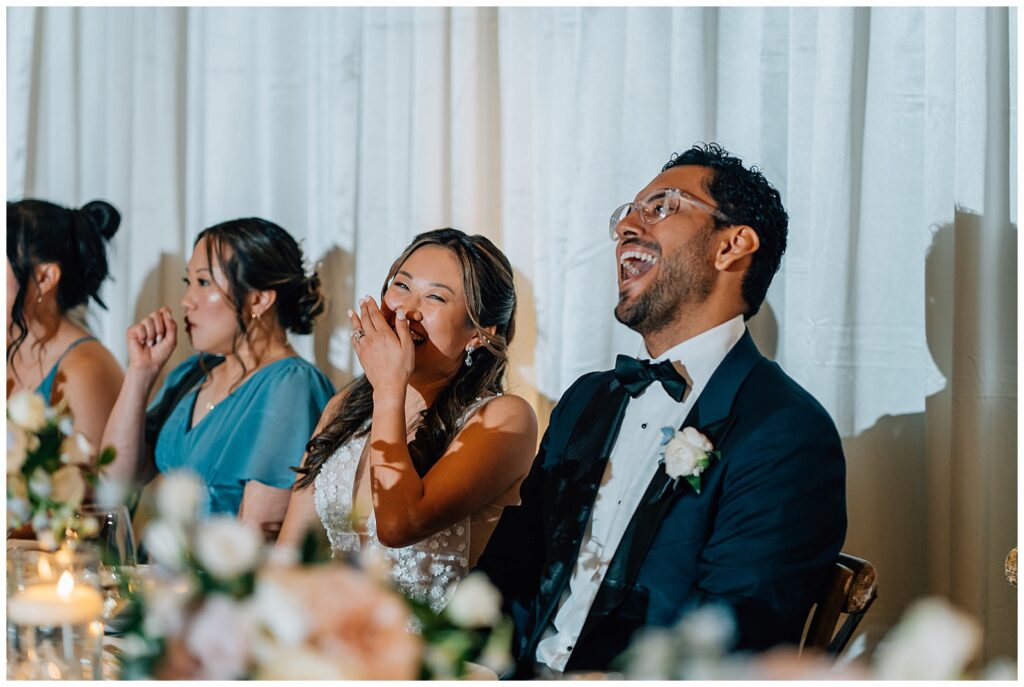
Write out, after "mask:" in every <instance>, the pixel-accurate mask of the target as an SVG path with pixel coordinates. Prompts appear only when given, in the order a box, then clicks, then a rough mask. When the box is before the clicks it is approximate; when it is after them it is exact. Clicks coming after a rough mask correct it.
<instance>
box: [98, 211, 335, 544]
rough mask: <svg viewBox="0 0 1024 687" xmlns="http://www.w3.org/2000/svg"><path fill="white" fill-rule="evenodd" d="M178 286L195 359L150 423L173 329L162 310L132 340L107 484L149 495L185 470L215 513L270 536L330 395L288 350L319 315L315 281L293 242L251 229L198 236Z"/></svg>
mask: <svg viewBox="0 0 1024 687" xmlns="http://www.w3.org/2000/svg"><path fill="white" fill-rule="evenodd" d="M184 281H185V285H186V286H185V295H184V297H183V298H182V301H181V304H182V307H183V308H184V315H185V317H184V327H185V333H186V334H187V335H188V337H189V340H190V341H191V344H192V347H193V348H195V349H196V351H198V353H197V354H196V355H193V356H192V357H190V358H188V359H187V360H185V362H183V363H181V364H180V365H179V366H178V367H176V368H175V369H174V370H172V371H171V372H170V374H168V376H167V379H166V381H165V382H164V385H163V387H162V388H161V389H160V391H159V392H158V393H157V395H156V397H155V399H154V401H153V403H152V404H151V405H150V407H149V411H148V412H147V411H146V409H145V408H146V399H147V398H148V397H149V394H150V391H151V390H152V388H153V386H154V384H155V382H156V379H157V376H158V375H159V373H160V370H161V368H162V367H163V366H164V364H165V363H166V362H167V360H168V358H169V357H170V356H171V353H172V352H173V351H174V346H175V343H176V342H177V333H178V325H177V323H176V322H175V320H174V317H173V316H172V314H171V310H170V308H167V307H163V308H160V309H159V310H156V311H155V312H153V313H151V314H150V315H148V316H147V317H145V318H143V319H142V320H141V321H140V322H139V323H138V324H136V325H134V326H132V327H130V328H129V329H128V332H127V340H128V369H127V373H126V375H125V381H124V385H123V386H122V388H121V393H120V395H119V396H118V399H117V403H116V404H115V406H114V410H113V412H112V413H111V417H110V422H109V423H108V424H107V429H106V432H105V434H104V445H107V444H110V445H113V446H114V447H115V448H116V450H117V458H116V460H115V461H114V462H113V464H112V465H111V472H112V475H113V476H114V477H116V478H120V479H121V480H123V481H126V482H128V483H134V484H144V483H146V482H148V481H149V480H150V479H152V478H153V477H154V476H155V475H156V474H157V473H162V472H167V471H169V470H174V469H188V470H192V471H194V472H195V473H197V474H198V475H199V476H200V477H201V478H202V479H203V481H204V482H205V483H206V486H207V489H208V491H209V502H208V504H207V507H208V510H209V511H210V512H214V513H231V514H235V513H238V514H239V516H240V517H241V519H243V520H245V521H248V522H252V523H254V524H256V525H258V526H260V527H262V528H264V529H265V530H270V531H272V530H273V529H275V528H276V526H278V525H279V524H280V522H281V521H282V520H283V519H284V513H285V509H286V508H287V504H288V497H289V488H290V486H291V483H292V479H293V477H294V473H293V472H292V471H291V469H290V467H289V466H291V465H294V464H295V463H296V461H297V460H298V458H299V457H300V456H301V455H302V452H303V449H304V447H305V444H306V440H307V439H308V437H309V435H310V432H311V431H312V429H313V427H314V426H316V423H317V419H318V418H319V416H320V412H321V411H322V410H323V407H324V406H325V405H326V403H327V401H328V400H329V399H330V398H331V396H332V395H333V393H334V388H333V386H332V385H331V383H330V381H329V380H328V379H327V377H326V376H324V375H323V373H321V372H320V371H319V370H317V369H316V368H315V367H314V366H313V365H311V364H309V363H308V362H306V361H305V360H303V359H302V358H301V357H299V355H298V354H297V353H296V352H295V349H294V348H292V346H291V345H290V344H289V342H288V332H294V333H296V334H309V333H310V332H311V331H312V330H313V320H314V319H315V318H316V316H317V315H319V314H320V313H322V312H323V310H324V301H323V296H322V294H321V292H320V280H319V277H318V276H317V275H316V274H315V273H314V274H312V275H309V276H307V275H306V274H305V271H304V269H303V257H302V251H301V249H300V248H299V246H298V244H297V243H296V242H295V239H294V238H292V236H291V235H290V234H289V233H288V232H286V231H285V230H284V229H282V228H281V227H279V226H277V225H276V224H273V223H272V222H268V221H266V220H262V219H257V218H250V219H238V220H232V221H229V222H224V223H222V224H218V225H216V226H213V227H210V228H208V229H205V230H203V231H202V232H200V234H199V236H198V237H197V238H196V241H195V244H194V245H193V250H192V258H191V259H190V260H189V263H188V267H187V269H186V277H185V280H184Z"/></svg>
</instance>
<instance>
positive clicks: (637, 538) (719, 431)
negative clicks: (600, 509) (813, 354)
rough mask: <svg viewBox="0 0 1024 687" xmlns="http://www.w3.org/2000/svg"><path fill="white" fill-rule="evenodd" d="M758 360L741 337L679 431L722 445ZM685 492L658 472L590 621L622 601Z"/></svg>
mask: <svg viewBox="0 0 1024 687" xmlns="http://www.w3.org/2000/svg"><path fill="white" fill-rule="evenodd" d="M761 360H762V356H761V354H760V352H759V351H758V350H757V346H755V345H754V342H753V339H751V337H750V332H746V333H744V335H743V336H742V337H741V338H740V340H739V341H738V342H737V343H736V345H735V346H733V348H732V350H731V351H729V353H728V355H726V357H725V359H724V360H722V363H721V364H720V365H719V366H718V368H717V369H716V370H715V372H714V374H713V375H711V379H710V380H708V384H707V386H705V387H704V391H703V392H702V393H701V395H700V397H699V398H698V399H697V401H696V402H695V403H694V405H693V408H691V409H690V412H689V413H687V415H686V420H684V421H683V424H682V425H681V426H680V427H679V429H682V428H683V427H696V428H697V429H698V431H700V432H701V433H702V434H704V435H705V436H707V437H708V439H709V440H710V441H711V443H712V445H713V446H719V445H721V442H722V440H723V439H724V438H725V435H726V433H727V432H728V431H729V429H730V428H731V427H732V425H733V423H734V422H735V420H736V417H735V415H732V414H731V412H730V411H731V409H732V405H733V401H734V399H735V398H736V394H737V393H738V392H739V389H740V386H741V385H742V384H743V381H744V380H746V378H747V375H749V374H750V371H751V370H752V369H753V368H754V366H755V365H756V364H757V363H758V362H760V361H761ZM722 458H723V460H725V459H726V458H727V457H726V456H724V455H723V456H722ZM709 469H711V468H709ZM686 490H690V486H689V485H688V484H686V483H685V482H684V481H683V480H681V479H680V480H678V481H676V480H673V479H672V478H671V477H669V476H668V475H666V474H665V471H664V469H662V468H661V467H659V468H658V471H657V472H656V473H655V475H654V477H653V478H652V479H651V482H650V484H649V485H648V486H647V491H646V492H644V495H643V498H642V499H641V500H640V505H638V506H637V509H636V511H635V512H634V513H633V517H632V519H631V520H630V522H629V525H628V526H627V527H626V531H625V533H624V534H623V536H622V541H621V542H620V543H619V546H618V548H617V549H616V551H615V556H614V557H613V558H612V561H611V563H610V564H609V566H608V572H607V573H606V574H605V577H604V581H603V582H602V585H601V590H600V591H599V592H598V595H597V598H596V599H595V600H594V605H593V606H592V608H591V615H594V614H606V613H609V612H611V610H613V609H614V607H615V606H617V605H618V604H619V603H620V602H621V601H622V599H623V598H624V596H625V594H626V593H628V591H629V589H630V587H631V586H632V584H633V582H634V580H636V576H637V573H639V571H640V567H641V565H642V564H643V561H644V558H645V557H646V555H647V550H648V549H649V548H650V546H651V542H652V541H653V540H654V536H655V535H656V534H657V532H658V528H659V526H660V524H661V522H662V521H663V520H664V518H665V516H666V514H667V513H668V510H669V508H670V507H671V506H672V503H673V501H674V500H675V497H676V496H677V495H679V494H680V493H682V492H684V491H686ZM691 491H692V490H691ZM605 583H610V584H605Z"/></svg>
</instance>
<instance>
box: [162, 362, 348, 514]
mask: <svg viewBox="0 0 1024 687" xmlns="http://www.w3.org/2000/svg"><path fill="white" fill-rule="evenodd" d="M199 360H200V357H199V355H193V356H192V357H190V358H188V359H187V360H185V361H184V362H183V363H181V364H180V365H178V366H177V367H176V368H174V370H172V371H171V373H170V374H169V375H167V379H166V381H165V382H164V385H163V387H161V389H160V392H159V393H158V394H157V396H156V398H154V400H153V403H152V404H151V405H150V410H153V409H154V408H155V407H156V406H157V405H159V404H160V401H161V400H162V398H163V396H164V394H165V393H167V390H168V389H170V388H173V387H174V386H175V385H176V384H177V383H178V382H180V381H181V380H182V379H184V378H185V377H187V376H188V375H189V374H190V373H193V372H194V371H195V370H196V368H197V367H198V366H199ZM203 360H204V362H205V363H206V366H207V367H208V368H210V367H213V366H214V365H216V364H217V363H218V362H219V361H220V358H219V357H218V356H213V355H205V354H204V356H203ZM201 383H202V377H200V378H199V379H198V380H197V381H196V382H195V384H194V385H193V388H191V389H189V390H188V391H187V393H185V394H184V395H183V396H182V398H181V400H180V401H178V403H177V404H176V405H175V406H174V407H173V408H172V409H171V411H170V413H169V414H168V416H167V419H166V420H165V421H164V423H163V426H162V427H161V428H160V430H159V433H158V434H157V436H156V441H155V447H154V451H155V454H156V467H157V469H158V470H159V471H160V472H167V471H170V470H176V469H187V470H191V471H193V472H195V473H196V474H198V475H199V477H200V478H201V479H202V480H203V481H204V482H205V483H206V487H207V489H208V492H209V502H208V504H207V507H208V512H210V513H230V514H237V513H238V509H239V506H241V503H242V493H243V491H244V489H245V484H246V482H248V481H250V480H256V481H257V482H261V483H263V484H266V485H267V486H270V487H277V488H279V489H289V488H291V486H292V482H293V481H294V480H295V473H294V472H293V471H292V470H291V467H292V466H298V465H300V464H301V463H302V454H303V451H304V450H305V447H306V443H307V442H308V441H309V439H310V436H311V435H312V433H313V429H314V428H315V427H316V423H317V421H318V420H319V419H320V413H321V411H323V409H324V406H325V405H327V402H328V401H329V400H330V399H331V397H332V396H333V395H334V386H333V385H332V384H331V382H330V380H329V379H327V377H326V376H325V375H324V374H323V373H322V372H320V370H318V369H316V367H314V366H313V365H311V364H310V363H308V362H306V361H305V360H303V359H302V358H300V357H298V356H295V357H290V358H282V359H281V360H277V361H275V362H273V363H271V364H269V365H267V366H266V367H264V368H263V369H261V370H259V371H257V372H256V373H255V374H254V375H253V376H252V377H250V378H249V379H247V380H245V381H244V382H243V383H242V384H241V386H239V387H238V388H237V389H235V390H234V391H233V392H232V393H231V394H230V395H229V396H228V397H227V398H225V399H224V400H222V401H221V402H220V403H218V404H217V405H216V406H215V407H214V408H213V410H211V411H210V412H209V413H207V414H206V416H205V417H203V419H202V420H200V421H199V423H198V424H197V425H196V426H195V427H193V426H191V425H192V411H193V408H194V407H195V403H196V396H197V395H198V393H199V386H200V384H201Z"/></svg>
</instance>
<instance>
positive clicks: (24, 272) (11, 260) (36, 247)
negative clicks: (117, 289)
mask: <svg viewBox="0 0 1024 687" xmlns="http://www.w3.org/2000/svg"><path fill="white" fill-rule="evenodd" d="M120 224H121V215H120V213H118V211H117V210H116V209H115V208H114V206H113V205H111V204H110V203H108V202H106V201H103V200H94V201H91V202H89V203H86V204H85V205H83V206H82V207H81V208H80V209H74V208H66V207H62V206H60V205H57V204H56V203H51V202H49V201H45V200H38V199H35V198H25V199H24V200H19V201H15V202H12V201H7V262H8V264H10V266H11V272H12V273H13V274H14V279H15V281H16V282H17V283H18V290H17V294H16V295H15V298H14V303H13V306H12V308H11V321H10V322H9V323H8V330H7V336H8V342H9V345H8V348H7V359H8V360H13V358H14V354H15V353H17V351H18V349H19V348H20V347H21V344H22V343H23V342H24V341H25V338H26V336H28V323H27V319H28V314H27V313H26V312H25V289H26V287H27V286H28V283H29V281H30V280H32V279H33V269H34V268H35V266H36V265H39V264H41V263H46V262H54V263H57V264H58V265H60V281H59V282H58V284H57V310H58V311H59V312H60V313H61V314H62V315H63V314H64V313H66V312H67V311H69V310H72V309H74V308H77V307H78V306H80V305H83V304H85V303H87V302H88V301H89V299H92V300H94V301H95V302H96V304H97V305H99V306H100V307H101V308H104V309H106V307H107V306H106V304H104V303H103V300H102V299H101V298H100V295H99V292H100V286H101V285H102V284H103V282H104V281H105V280H106V279H107V278H108V277H109V276H110V274H109V269H108V265H107V242H108V241H110V239H111V238H113V237H114V234H116V233H117V228H118V227H119V226H120ZM36 343H37V345H41V344H42V341H37V342H36Z"/></svg>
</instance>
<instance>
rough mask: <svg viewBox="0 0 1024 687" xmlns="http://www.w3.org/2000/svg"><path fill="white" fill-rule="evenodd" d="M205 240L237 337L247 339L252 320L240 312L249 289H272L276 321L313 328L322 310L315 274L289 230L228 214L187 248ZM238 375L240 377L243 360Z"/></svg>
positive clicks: (299, 329)
mask: <svg viewBox="0 0 1024 687" xmlns="http://www.w3.org/2000/svg"><path fill="white" fill-rule="evenodd" d="M202 239H206V259H207V261H208V264H209V265H210V266H211V268H212V266H213V257H214V256H216V258H217V262H218V263H220V269H221V271H222V272H223V273H224V276H225V278H226V279H227V282H228V291H227V292H226V293H225V295H226V296H227V297H228V301H229V302H230V304H231V306H232V307H233V308H234V310H235V319H236V321H237V322H238V331H237V332H236V334H235V341H234V350H237V348H238V342H239V341H240V340H241V339H242V338H245V339H247V340H248V338H249V336H250V335H251V333H252V329H253V327H252V320H251V319H249V318H247V317H246V316H245V313H244V308H245V296H246V294H248V293H249V292H250V291H276V292H277V299H276V301H275V302H274V310H275V311H276V313H277V320H278V322H280V323H281V326H282V327H283V328H284V329H285V330H286V331H289V332H295V333H296V334H309V333H311V332H312V331H313V321H314V320H315V319H316V317H317V316H318V315H320V314H321V313H322V312H323V311H324V297H323V294H322V293H321V292H320V277H319V276H318V275H317V273H316V272H315V271H314V272H313V273H312V274H310V275H309V276H306V271H305V267H304V266H303V259H302V249H301V248H299V244H298V243H296V241H295V239H294V238H292V235H291V234H289V233H288V232H287V231H285V230H284V229H282V228H281V227H279V226H278V225H276V224H274V223H273V222H268V221H267V220H265V219H260V218H258V217H248V218H244V219H233V220H230V221H228V222H222V223H220V224H216V225H214V226H212V227H209V228H208V229H203V230H202V231H201V232H199V235H198V236H196V240H195V242H194V243H193V244H192V247H193V248H195V246H197V245H199V242H200V241H201V240H202ZM242 375H243V376H245V371H244V365H243V372H242Z"/></svg>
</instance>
